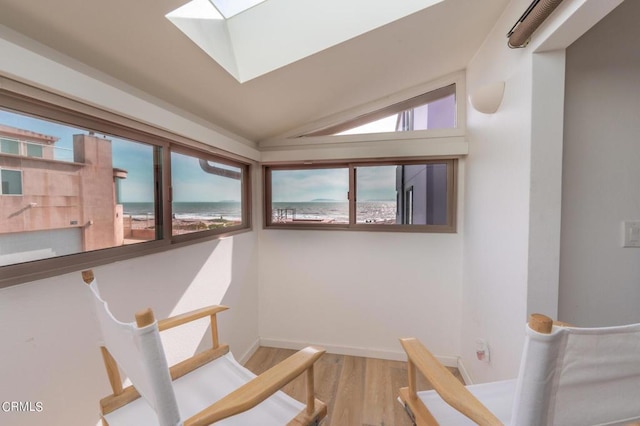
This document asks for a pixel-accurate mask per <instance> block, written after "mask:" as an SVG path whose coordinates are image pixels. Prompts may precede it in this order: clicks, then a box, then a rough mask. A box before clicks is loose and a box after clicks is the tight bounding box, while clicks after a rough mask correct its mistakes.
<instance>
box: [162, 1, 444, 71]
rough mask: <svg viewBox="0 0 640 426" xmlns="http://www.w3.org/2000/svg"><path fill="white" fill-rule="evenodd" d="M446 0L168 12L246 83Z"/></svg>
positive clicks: (217, 5)
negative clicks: (337, 11)
mask: <svg viewBox="0 0 640 426" xmlns="http://www.w3.org/2000/svg"><path fill="white" fill-rule="evenodd" d="M442 1H444V0H411V1H401V2H389V0H349V1H348V2H345V1H344V0H305V1H301V0H269V1H266V0H191V1H190V2H188V3H186V4H184V5H182V6H181V7H179V8H178V9H176V10H174V11H172V12H170V13H168V14H167V15H166V17H167V19H169V20H170V21H171V22H172V23H173V24H174V25H175V26H176V27H178V28H179V29H180V30H181V31H182V32H183V33H184V34H186V35H187V37H189V38H190V39H191V40H192V41H193V42H194V43H196V44H197V45H198V46H199V47H200V48H201V49H202V50H204V51H205V52H206V53H207V54H208V55H209V56H211V58H213V59H214V60H215V61H216V62H218V64H220V66H222V67H223V68H224V69H225V70H227V71H228V72H229V74H231V75H232V76H233V77H235V78H236V80H238V81H239V82H240V83H244V82H246V81H249V80H251V79H254V78H256V77H259V76H261V75H264V74H266V73H268V72H271V71H274V70H276V69H278V68H281V67H284V66H286V65H288V64H291V63H293V62H295V61H298V60H300V59H302V58H305V57H307V56H310V55H313V54H315V53H318V52H320V51H322V50H325V49H328V48H330V47H332V46H335V45H337V44H340V43H343V42H344V41H346V40H350V39H352V38H354V37H357V36H359V35H361V34H364V33H366V32H368V31H372V30H374V29H376V28H378V27H381V26H383V25H387V24H389V23H390V22H393V21H395V20H397V19H401V18H404V17H405V16H408V15H411V14H412V13H416V12H418V11H420V10H422V9H425V8H427V7H431V6H433V5H435V4H437V3H440V2H442ZM336 10H339V11H340V13H336V12H335V11H336Z"/></svg>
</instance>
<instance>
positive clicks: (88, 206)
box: [0, 125, 126, 264]
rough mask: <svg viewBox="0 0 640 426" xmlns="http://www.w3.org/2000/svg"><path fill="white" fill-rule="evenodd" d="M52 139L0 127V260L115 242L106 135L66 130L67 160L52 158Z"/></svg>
mask: <svg viewBox="0 0 640 426" xmlns="http://www.w3.org/2000/svg"><path fill="white" fill-rule="evenodd" d="M57 139H58V138H56V137H53V136H48V135H43V134H39V133H35V132H31V131H29V130H23V129H17V128H13V127H9V126H4V125H0V142H1V144H0V174H1V175H2V192H1V193H0V217H2V220H1V221H0V239H1V240H2V242H3V244H2V245H3V246H4V247H5V248H8V249H9V253H3V256H2V259H3V262H2V263H3V264H9V263H15V262H24V261H29V260H36V259H41V258H46V257H52V256H60V255H64V254H70V253H77V252H82V251H89V250H96V249H101V248H107V247H113V246H117V245H121V244H123V219H122V206H121V205H118V204H117V203H116V195H115V184H114V182H115V179H117V178H124V177H126V172H124V171H123V170H120V169H114V167H113V162H112V152H111V141H110V140H109V139H106V138H103V137H98V136H95V135H92V134H88V135H74V136H73V161H60V160H56V159H55V156H54V144H55V143H56V141H57Z"/></svg>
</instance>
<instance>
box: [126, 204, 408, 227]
mask: <svg viewBox="0 0 640 426" xmlns="http://www.w3.org/2000/svg"><path fill="white" fill-rule="evenodd" d="M123 207H124V213H125V214H126V215H131V216H132V217H133V218H134V219H137V220H146V219H148V218H152V217H153V216H154V208H153V203H123ZM172 209H173V215H174V217H175V218H176V219H183V220H211V219H217V218H221V217H222V218H224V219H227V220H239V219H240V217H241V214H240V203H239V202H234V201H220V202H191V203H186V202H174V203H173V204H172ZM272 209H273V211H274V212H276V211H277V210H278V209H288V210H290V213H289V214H291V212H295V218H296V219H314V220H322V219H331V220H333V222H334V223H348V222H349V203H348V202H342V201H327V202H324V201H312V202H274V203H273V208H272ZM395 218H396V203H395V201H362V202H358V203H357V206H356V220H357V222H358V223H366V222H373V223H375V222H390V221H391V222H393V221H395Z"/></svg>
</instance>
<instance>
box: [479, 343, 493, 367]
mask: <svg viewBox="0 0 640 426" xmlns="http://www.w3.org/2000/svg"><path fill="white" fill-rule="evenodd" d="M476 358H478V361H482V362H486V363H487V364H488V363H489V361H490V360H491V357H490V354H489V344H488V343H487V341H486V340H484V339H478V340H476Z"/></svg>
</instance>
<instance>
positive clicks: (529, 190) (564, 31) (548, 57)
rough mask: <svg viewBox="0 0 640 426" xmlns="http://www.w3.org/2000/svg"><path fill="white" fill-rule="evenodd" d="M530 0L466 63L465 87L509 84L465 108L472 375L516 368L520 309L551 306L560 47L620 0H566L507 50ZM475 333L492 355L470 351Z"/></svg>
mask: <svg viewBox="0 0 640 426" xmlns="http://www.w3.org/2000/svg"><path fill="white" fill-rule="evenodd" d="M529 3H530V2H529V1H528V0H513V1H512V2H511V3H510V4H509V6H508V7H507V9H506V10H505V12H504V13H503V15H502V16H501V17H500V19H499V20H498V22H497V23H496V25H495V27H494V29H493V31H492V32H491V34H490V35H489V37H488V38H487V39H486V40H485V42H484V44H483V45H482V47H481V48H480V50H479V51H478V53H477V54H476V56H475V57H474V59H473V60H472V62H471V63H470V64H469V67H468V69H467V88H468V91H469V93H472V92H473V91H474V89H475V88H478V87H481V86H483V85H485V84H490V83H494V82H497V81H505V83H506V86H505V93H504V98H503V101H502V104H501V106H500V107H499V109H498V111H497V112H496V113H495V114H492V115H484V114H481V113H478V112H476V111H474V110H473V109H472V107H471V106H469V110H468V112H467V117H468V118H467V134H468V140H469V156H468V168H467V180H466V190H465V192H466V194H467V195H466V198H465V230H466V231H465V240H464V249H463V252H464V256H463V258H464V262H463V287H462V294H463V305H462V310H463V313H462V321H463V325H464V326H463V328H462V333H461V347H462V360H463V362H464V364H465V366H466V367H467V369H468V371H469V374H470V376H471V378H472V379H474V380H475V381H477V382H484V381H488V380H496V379H501V378H508V377H514V376H515V375H516V374H517V371H518V365H519V362H520V353H521V350H522V342H523V339H524V333H523V328H524V327H523V326H524V323H525V321H526V319H527V315H528V314H531V313H534V312H541V313H544V314H547V315H551V316H554V317H555V316H556V314H557V304H558V274H559V250H560V226H559V225H560V206H561V171H562V162H561V157H562V128H563V127H562V126H563V121H562V111H563V107H564V97H563V79H564V48H566V46H568V45H569V44H570V43H572V42H573V41H574V40H575V39H577V38H578V37H579V36H580V35H581V34H583V33H584V32H585V31H587V30H588V28H589V27H590V26H592V25H593V23H594V22H597V21H598V20H599V19H601V18H602V17H603V16H605V15H606V14H607V13H608V12H609V11H610V10H611V9H613V8H614V7H615V6H616V5H617V4H618V3H619V0H610V1H609V0H608V1H593V0H573V1H567V2H564V3H563V4H562V5H561V6H559V7H558V9H557V10H556V11H555V12H554V14H553V15H551V16H550V18H549V19H548V20H547V21H546V22H545V24H544V25H543V26H542V27H541V28H540V29H539V30H538V31H537V32H536V33H535V34H534V36H533V38H532V41H531V43H530V45H529V46H528V47H526V48H524V49H518V50H511V49H508V48H507V46H506V43H507V39H506V37H505V33H506V31H507V30H508V29H509V28H511V26H512V25H513V23H514V22H516V20H517V19H518V18H519V17H520V15H521V14H522V12H523V11H524V10H525V9H526V8H527V6H528V5H529ZM551 47H552V48H553V49H554V50H549V49H550V48H551ZM479 338H482V339H486V340H487V341H488V343H489V348H490V351H491V362H490V363H489V364H487V363H482V362H479V361H477V360H475V349H476V340H477V339H479Z"/></svg>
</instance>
